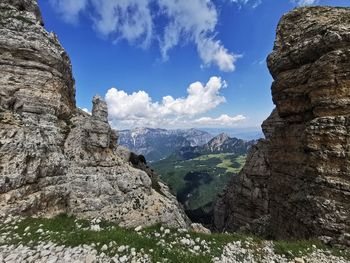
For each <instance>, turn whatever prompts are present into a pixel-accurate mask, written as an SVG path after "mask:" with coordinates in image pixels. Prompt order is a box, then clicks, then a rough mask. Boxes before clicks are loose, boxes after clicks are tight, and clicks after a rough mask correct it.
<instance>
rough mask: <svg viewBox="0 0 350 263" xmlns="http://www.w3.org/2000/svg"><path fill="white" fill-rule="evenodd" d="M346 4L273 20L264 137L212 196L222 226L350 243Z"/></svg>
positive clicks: (349, 14)
mask: <svg viewBox="0 0 350 263" xmlns="http://www.w3.org/2000/svg"><path fill="white" fill-rule="evenodd" d="M349 32H350V9H349V8H331V7H304V8H298V9H295V10H293V11H291V12H289V13H288V14H286V15H285V16H284V17H283V18H282V19H281V21H280V22H279V25H278V28H277V35H276V41H275V46H274V49H273V52H272V53H271V54H270V55H269V57H268V66H269V69H270V72H271V74H272V76H273V78H274V82H273V84H272V97H273V101H274V103H275V104H276V109H275V110H274V111H273V112H272V114H271V116H270V117H269V118H268V120H266V121H265V122H264V124H263V125H262V128H263V131H264V133H265V137H266V139H265V140H261V141H260V142H259V143H258V144H257V146H256V147H255V148H254V147H253V149H252V151H251V153H250V155H249V157H248V160H247V163H246V165H245V167H244V168H243V171H242V172H241V174H240V175H239V176H238V177H237V178H235V179H234V180H233V181H232V182H230V184H229V185H228V186H227V188H226V190H225V192H224V193H223V194H222V195H221V197H220V198H219V199H218V201H217V203H216V213H215V214H216V215H215V224H216V227H217V228H218V229H220V230H225V229H226V230H229V231H234V230H237V229H245V230H248V231H253V232H257V233H258V232H263V233H265V234H267V235H269V236H272V237H275V238H295V239H303V238H319V239H320V240H322V241H324V242H327V243H329V244H340V245H343V246H349V242H348V241H347V240H346V239H345V238H344V236H346V235H347V234H348V233H350V180H349V176H348V174H349V171H350V170H349V167H350V161H349V160H350V156H349V149H348V148H349V140H350V133H349V130H350V118H349V114H350V97H349V94H350V93H349V83H350V33H349Z"/></svg>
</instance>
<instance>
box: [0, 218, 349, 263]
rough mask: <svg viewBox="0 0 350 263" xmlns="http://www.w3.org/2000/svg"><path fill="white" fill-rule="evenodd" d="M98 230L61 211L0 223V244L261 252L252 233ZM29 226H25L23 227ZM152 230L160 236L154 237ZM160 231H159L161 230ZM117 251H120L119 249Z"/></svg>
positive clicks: (206, 254)
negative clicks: (200, 245)
mask: <svg viewBox="0 0 350 263" xmlns="http://www.w3.org/2000/svg"><path fill="white" fill-rule="evenodd" d="M100 226H101V229H102V230H101V231H92V230H90V222H88V221H85V220H77V219H74V218H72V217H68V216H65V215H62V216H58V217H56V218H53V219H42V218H26V219H24V220H21V221H19V222H12V223H11V224H4V223H0V237H1V236H2V237H3V236H4V234H5V233H6V234H7V236H6V238H2V239H1V238H0V245H2V244H14V245H20V244H22V245H27V246H34V245H36V244H37V243H39V242H41V241H44V242H45V241H52V242H54V243H55V244H57V245H64V246H71V247H75V246H79V245H83V244H87V245H92V244H96V246H95V247H96V249H97V251H101V247H102V246H103V245H104V244H110V243H111V241H114V242H115V243H116V244H115V246H114V247H110V248H109V249H108V250H107V251H105V253H106V254H107V255H109V256H111V257H112V256H114V255H115V254H116V252H117V251H116V250H117V249H118V247H119V246H121V245H128V246H130V247H133V248H135V249H136V251H141V250H143V251H144V252H145V253H147V254H148V255H150V257H151V259H152V262H157V261H163V259H168V261H167V262H174V263H176V262H180V263H183V262H191V263H196V262H198V263H206V262H211V260H212V258H213V257H215V256H219V255H220V254H221V253H222V250H223V247H224V246H225V245H226V244H227V243H229V242H233V241H237V240H240V241H242V242H244V241H247V240H248V241H249V244H250V245H249V246H250V247H253V248H254V249H256V253H257V256H259V253H261V250H259V249H260V248H261V246H262V242H263V241H262V240H261V239H259V238H256V237H252V236H246V235H241V234H198V233H180V232H179V231H178V230H175V229H173V230H171V232H170V234H164V232H162V231H161V230H160V226H154V227H150V228H147V229H144V230H142V232H140V233H137V232H135V231H134V230H131V229H123V228H120V227H118V226H116V225H114V224H112V223H108V222H101V223H100ZM27 227H29V230H27V231H25V229H26V228H27ZM38 229H42V230H43V231H44V232H43V233H42V234H39V233H37V231H38ZM156 233H161V236H159V237H156V235H155V234H156ZM162 233H163V234H162ZM182 238H190V239H192V240H195V239H196V238H199V239H200V240H201V241H203V240H205V242H206V244H208V248H207V249H201V250H200V251H199V252H198V253H194V252H193V251H191V250H190V249H189V247H188V246H186V245H183V244H181V242H179V240H181V239H182ZM274 246H275V251H277V252H278V253H279V254H282V255H285V256H286V257H287V258H294V257H297V256H302V255H306V254H308V253H310V252H312V251H313V250H314V249H316V247H317V248H322V249H327V250H329V251H330V252H329V253H332V254H334V255H337V256H339V255H340V256H343V257H345V258H347V259H350V254H349V251H341V250H337V249H330V248H328V247H325V246H324V245H321V244H320V243H318V242H311V241H298V242H297V241H296V242H286V241H279V242H275V243H274ZM119 255H120V253H119Z"/></svg>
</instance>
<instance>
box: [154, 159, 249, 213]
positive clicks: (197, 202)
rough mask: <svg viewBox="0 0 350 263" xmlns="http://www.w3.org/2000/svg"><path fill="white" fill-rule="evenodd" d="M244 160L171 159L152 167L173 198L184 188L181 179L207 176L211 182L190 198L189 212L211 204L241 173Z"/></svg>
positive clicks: (184, 185)
mask: <svg viewBox="0 0 350 263" xmlns="http://www.w3.org/2000/svg"><path fill="white" fill-rule="evenodd" d="M245 158H246V156H245V155H241V156H238V157H237V156H234V155H231V154H209V155H202V156H200V157H197V158H195V159H190V160H182V159H180V158H179V157H178V156H176V155H172V156H170V157H169V158H167V159H165V160H162V161H159V162H157V163H154V164H152V167H153V168H154V170H155V171H156V172H157V173H158V174H159V175H160V177H161V179H162V180H163V181H164V182H165V183H167V185H169V187H170V189H171V191H172V192H173V194H175V195H176V194H177V193H178V192H180V191H181V190H182V189H184V188H185V187H186V180H185V179H184V178H185V176H186V174H188V173H189V172H203V173H208V174H210V175H211V177H212V179H213V180H212V181H211V182H210V183H208V184H201V185H200V187H199V188H198V189H197V190H195V191H194V192H193V195H192V197H191V198H190V201H189V203H188V206H189V208H191V209H196V208H198V207H201V206H203V205H205V204H207V203H209V202H211V201H213V199H214V198H215V196H216V195H217V193H218V192H220V191H221V190H222V189H223V188H224V187H225V185H226V184H227V182H228V181H229V180H230V178H231V177H232V175H233V174H237V173H238V172H239V171H240V170H241V169H242V167H243V165H244V163H245Z"/></svg>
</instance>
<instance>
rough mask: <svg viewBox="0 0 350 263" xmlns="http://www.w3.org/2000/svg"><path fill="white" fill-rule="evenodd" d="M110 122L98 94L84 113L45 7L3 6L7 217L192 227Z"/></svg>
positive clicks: (1, 114) (1, 153)
mask: <svg viewBox="0 0 350 263" xmlns="http://www.w3.org/2000/svg"><path fill="white" fill-rule="evenodd" d="M107 117H108V112H107V106H106V103H105V102H104V101H103V100H102V99H101V98H100V97H97V96H96V97H94V99H93V111H92V115H89V114H87V113H85V112H83V111H82V110H80V109H78V108H77V107H76V104H75V87H74V79H73V76H72V68H71V63H70V60H69V57H68V55H67V54H66V52H65V51H64V49H63V48H62V47H61V45H60V43H59V41H58V38H57V37H56V36H55V35H54V34H53V33H48V32H46V30H45V29H44V28H43V26H42V23H41V16H40V11H39V9H38V5H37V1H35V0H5V1H1V2H0V214H1V215H3V216H2V217H3V218H4V217H5V218H6V217H9V216H11V215H37V216H48V217H51V216H55V215H58V214H60V213H67V214H70V215H75V216H78V217H80V218H91V219H92V218H97V217H98V218H101V219H105V220H110V221H113V222H116V223H117V224H119V225H121V226H129V227H136V226H138V225H142V226H144V225H153V224H156V223H163V224H166V225H169V226H172V227H187V226H188V221H187V220H188V219H187V218H186V217H185V216H184V213H183V211H182V209H181V208H180V206H179V205H178V203H177V201H176V199H175V197H173V196H172V195H170V193H169V192H167V191H168V189H166V188H164V189H162V190H161V191H156V190H155V189H154V188H152V183H151V178H150V176H149V175H148V174H147V173H146V172H144V171H142V170H140V169H136V168H134V167H133V165H132V164H130V163H129V162H128V161H126V160H125V159H124V156H123V155H121V154H120V151H118V146H117V145H116V141H117V137H118V136H117V133H116V132H115V131H114V130H113V129H112V128H111V127H110V125H109V124H108V118H107ZM126 155H130V153H128V154H127V153H126ZM126 210H127V212H125V211H126ZM1 220H2V219H1Z"/></svg>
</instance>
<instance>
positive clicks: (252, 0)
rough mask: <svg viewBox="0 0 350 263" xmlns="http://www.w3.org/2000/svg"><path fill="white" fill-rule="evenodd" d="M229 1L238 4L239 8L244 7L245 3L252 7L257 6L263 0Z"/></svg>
mask: <svg viewBox="0 0 350 263" xmlns="http://www.w3.org/2000/svg"><path fill="white" fill-rule="evenodd" d="M229 1H230V2H231V3H235V4H237V5H238V7H239V8H242V7H243V6H245V5H248V6H250V7H252V8H257V7H258V6H259V5H260V4H261V3H262V0H229Z"/></svg>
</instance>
